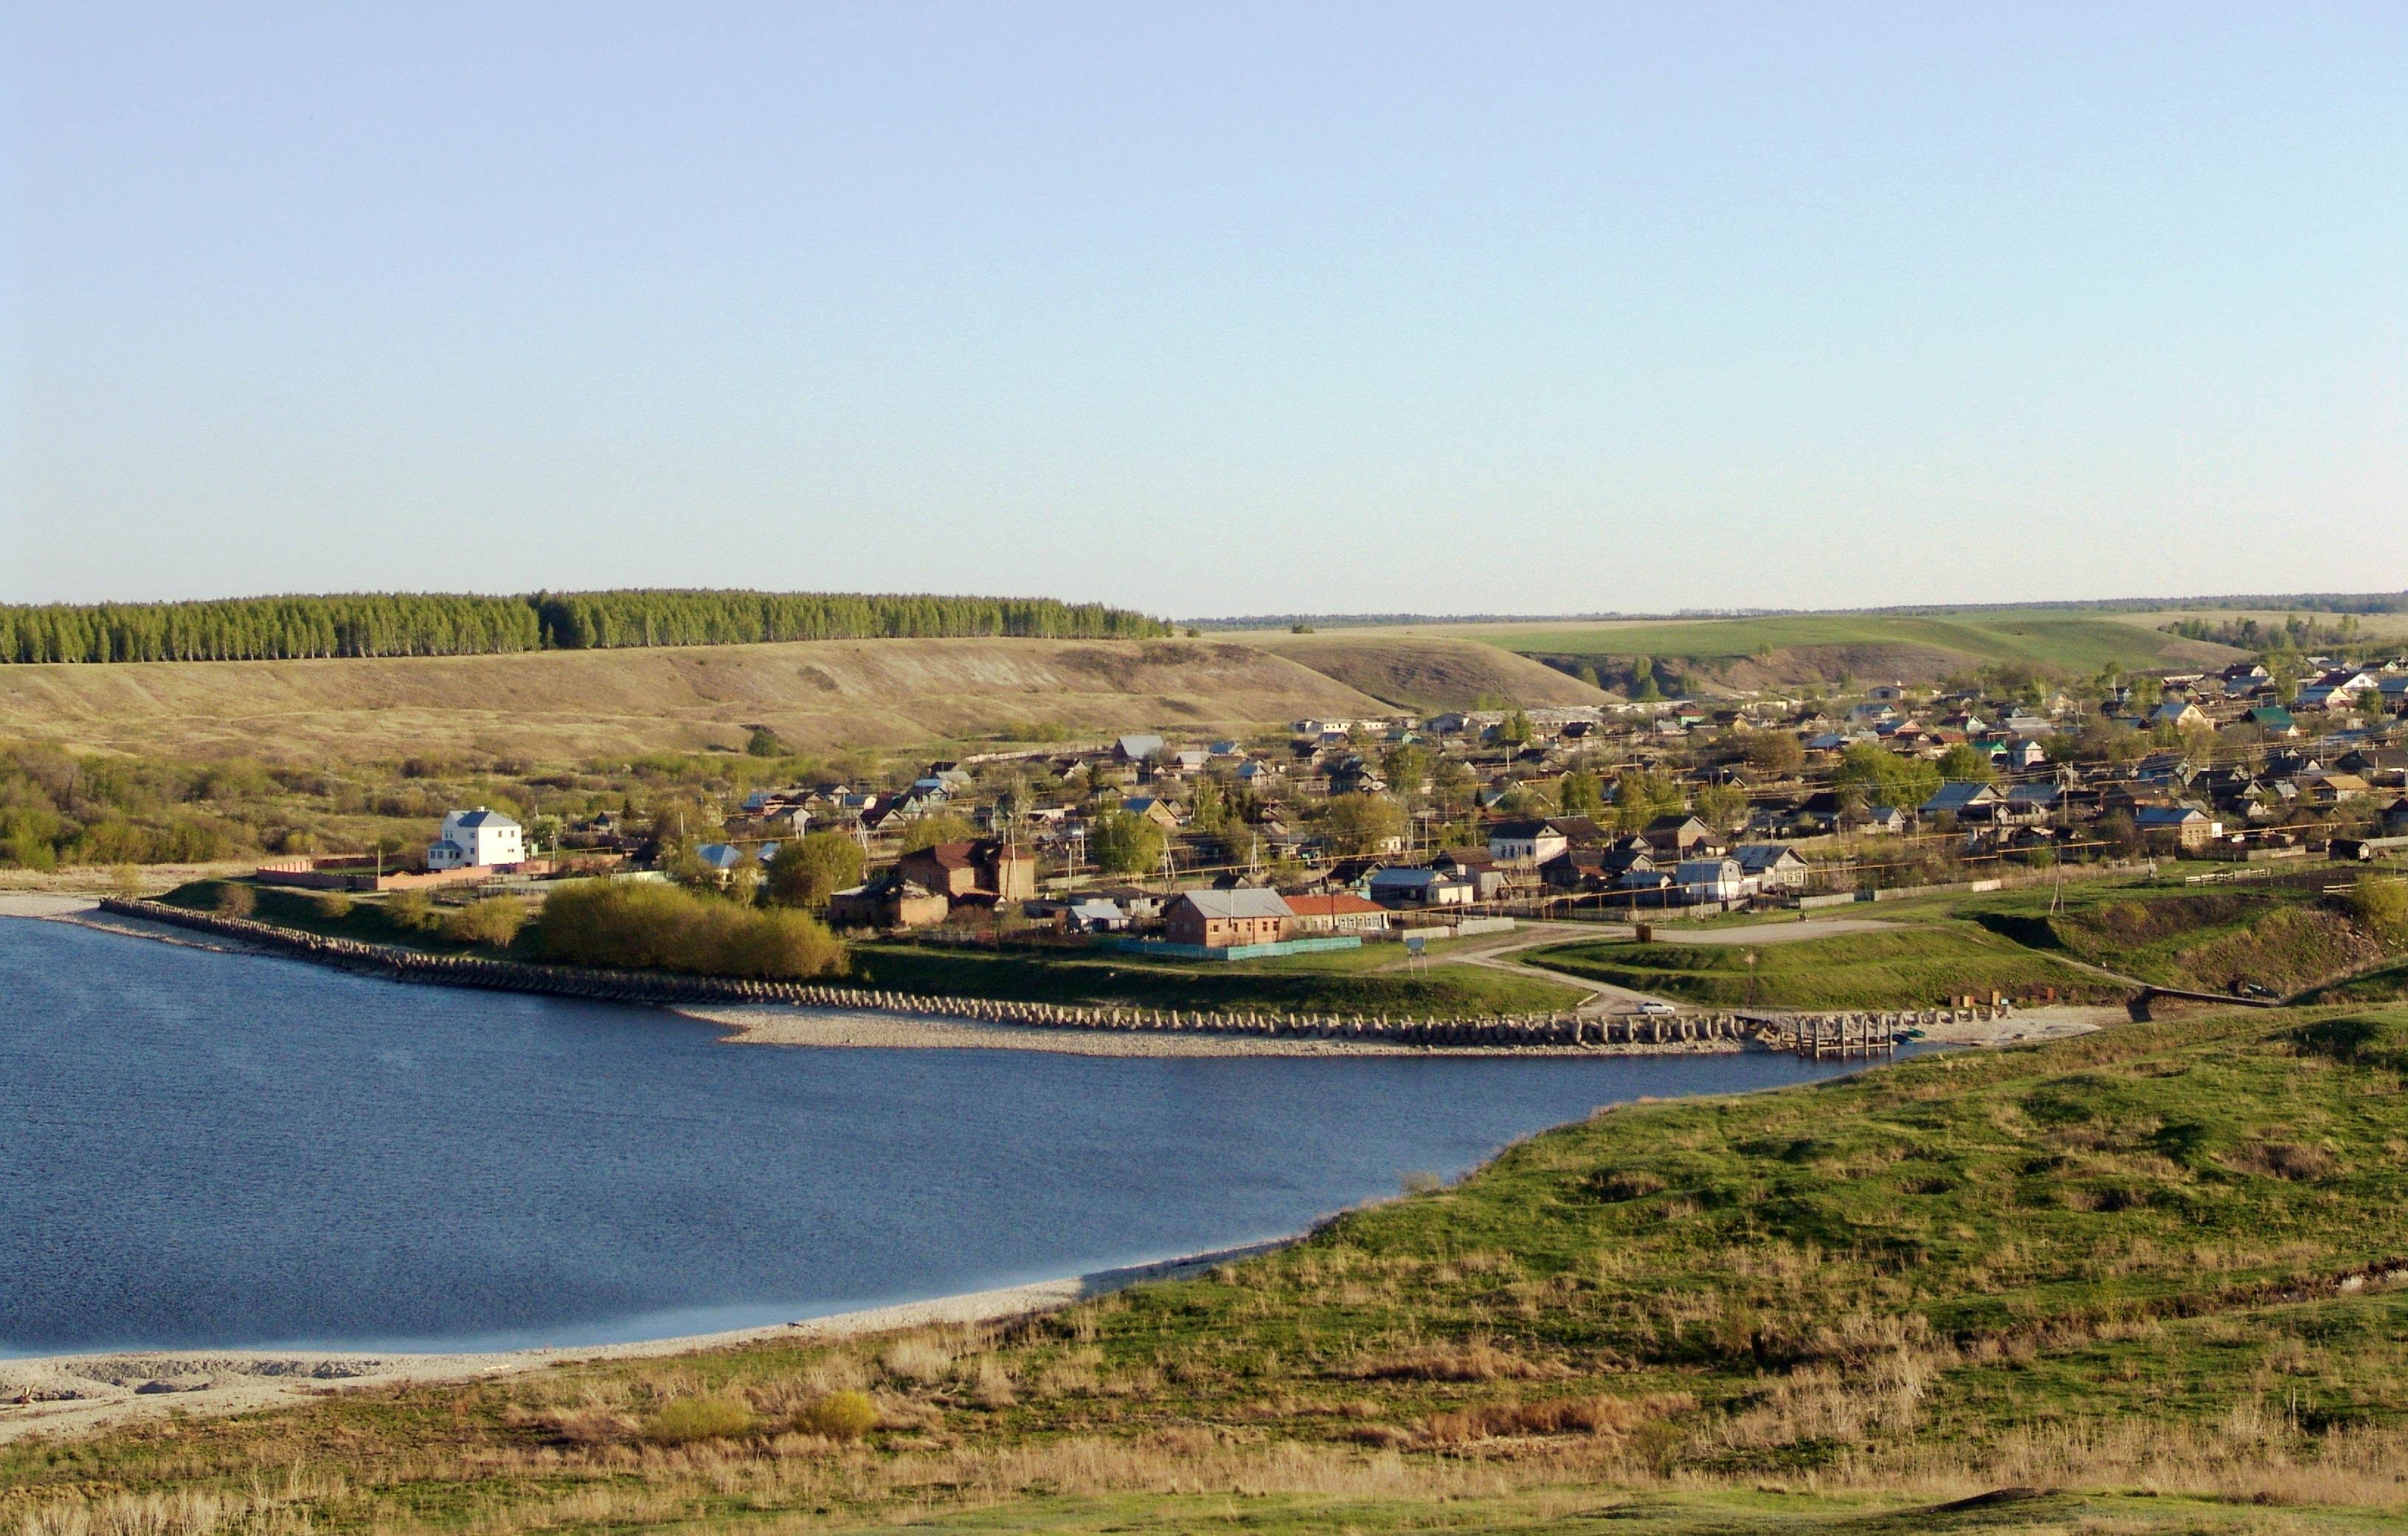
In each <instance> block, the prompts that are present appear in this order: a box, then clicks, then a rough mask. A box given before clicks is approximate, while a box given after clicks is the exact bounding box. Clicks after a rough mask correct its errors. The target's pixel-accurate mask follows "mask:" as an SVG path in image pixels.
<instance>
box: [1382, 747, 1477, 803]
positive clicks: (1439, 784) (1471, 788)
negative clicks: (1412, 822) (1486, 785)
mask: <svg viewBox="0 0 2408 1536" xmlns="http://www.w3.org/2000/svg"><path fill="white" fill-rule="evenodd" d="M1391 782H1394V781H1391ZM1479 787H1480V780H1479V779H1478V778H1477V777H1476V776H1475V775H1474V774H1473V773H1472V771H1471V769H1470V768H1469V765H1467V764H1465V763H1464V762H1462V761H1461V760H1460V759H1458V758H1454V757H1441V758H1440V759H1439V760H1438V765H1437V766H1436V767H1435V768H1431V769H1430V795H1431V797H1433V798H1434V799H1436V800H1437V801H1438V808H1439V810H1440V811H1441V812H1442V813H1444V814H1446V815H1449V816H1454V815H1458V814H1460V813H1461V812H1462V811H1464V809H1465V808H1466V807H1468V806H1469V805H1470V804H1471V797H1472V795H1473V793H1474V792H1475V791H1477V790H1478V789H1479Z"/></svg>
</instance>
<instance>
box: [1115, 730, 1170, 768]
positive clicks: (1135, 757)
mask: <svg viewBox="0 0 2408 1536" xmlns="http://www.w3.org/2000/svg"><path fill="white" fill-rule="evenodd" d="M1161 755H1162V738H1160V737H1158V736H1124V737H1121V738H1120V739H1117V740H1115V741H1114V742H1113V743H1112V759H1113V761H1115V762H1120V763H1143V762H1147V761H1149V760H1151V759H1153V758H1155V757H1159V756H1161Z"/></svg>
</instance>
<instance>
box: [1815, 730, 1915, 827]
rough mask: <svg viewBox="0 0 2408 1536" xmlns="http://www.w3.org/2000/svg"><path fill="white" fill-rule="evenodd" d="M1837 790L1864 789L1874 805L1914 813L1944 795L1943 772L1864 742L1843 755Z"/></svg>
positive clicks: (1834, 779)
mask: <svg viewBox="0 0 2408 1536" xmlns="http://www.w3.org/2000/svg"><path fill="white" fill-rule="evenodd" d="M1831 787H1832V788H1834V789H1850V788H1855V789H1860V790H1862V791H1863V793H1864V796H1865V798H1866V799H1867V800H1869V801H1871V803H1872V804H1874V805H1886V806H1894V807H1897V808H1898V809H1899V810H1902V811H1911V810H1913V809H1914V807H1916V806H1919V805H1921V804H1922V803H1923V802H1924V801H1926V800H1928V799H1929V798H1931V797H1932V796H1934V795H1936V794H1938V793H1939V792H1940V770H1939V769H1938V768H1933V767H1932V766H1931V765H1930V764H1928V763H1925V762H1920V761H1917V760H1915V759H1914V758H1908V757H1900V756H1899V755H1898V754H1896V753H1893V752H1889V751H1886V750H1885V749H1884V748H1881V747H1878V746H1875V745H1874V744H1873V743H1871V742H1870V741H1860V742H1858V743H1857V744H1856V745H1855V746H1853V747H1850V748H1849V749H1848V750H1847V751H1846V752H1844V753H1842V754H1841V755H1840V770H1839V771H1838V772H1837V773H1835V774H1833V775H1832V776H1831Z"/></svg>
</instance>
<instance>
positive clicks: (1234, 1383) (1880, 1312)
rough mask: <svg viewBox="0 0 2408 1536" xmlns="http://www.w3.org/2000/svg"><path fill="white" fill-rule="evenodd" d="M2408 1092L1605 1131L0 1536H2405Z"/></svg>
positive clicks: (2320, 1029) (319, 1413)
mask: <svg viewBox="0 0 2408 1536" xmlns="http://www.w3.org/2000/svg"><path fill="white" fill-rule="evenodd" d="M2403 1073H2408V1011H2398V1010H2395V1011H2392V1012H2387V1013H2359V1014H2356V1015H2351V1014H2345V1013H2344V1014H2335V1013H2332V1012H2327V1013H2323V1014H2306V1015H2303V1014H2301V1013H2298V1012H2293V1013H2288V1014H2286V1015H2284V1016H2283V1017H2281V1018H2270V1017H2268V1016H2267V1015H2264V1014H2246V1015H2240V1016H2234V1015H2222V1016H2218V1017H2214V1018H2211V1019H2208V1020H2204V1021H2198V1022H2191V1023H2186V1024H2182V1025H2136V1026H2122V1027H2118V1028H2115V1029H2112V1030H2109V1031H2105V1032H2103V1033H2100V1034H2097V1035H2092V1036H2086V1037H2084V1038H2082V1039H2080V1040H2075V1041H2062V1042H2059V1043H2057V1044H2054V1045H2050V1046H2046V1047H2042V1048H2038V1049H2030V1050H2016V1051H2007V1052H1999V1053H1985V1054H1981V1055H1943V1056H1932V1057H1923V1058H1920V1059H1916V1060H1912V1061H1907V1062H1903V1063H1899V1064H1898V1065H1896V1066H1893V1067H1889V1068H1885V1069H1879V1070H1876V1071H1872V1072H1868V1073H1866V1074H1863V1075H1861V1076H1858V1077H1856V1078H1853V1079H1848V1080H1844V1081H1838V1082H1831V1083H1826V1084H1818V1085H1814V1086H1811V1087H1802V1088H1797V1089H1790V1090H1785V1091H1782V1092H1777V1093H1769V1094H1760V1095H1753V1096H1748V1097H1743V1098H1722V1099H1704V1100H1691V1101H1685V1102H1673V1103H1642V1104H1639V1105H1635V1106H1626V1107H1624V1108H1622V1109H1620V1110H1618V1111H1616V1112H1614V1113H1606V1114H1600V1115H1598V1116H1594V1117H1592V1118H1591V1119H1590V1120H1588V1121H1587V1122H1585V1123H1583V1124H1579V1125H1574V1126H1570V1127H1563V1128H1560V1129H1557V1130H1555V1131H1551V1132H1548V1133H1546V1134H1544V1135H1541V1136H1539V1137H1536V1138H1533V1139H1531V1140H1529V1141H1526V1142H1524V1143H1522V1144H1520V1145H1518V1146H1516V1147H1514V1148H1512V1150H1510V1151H1509V1152H1507V1153H1506V1154H1504V1155H1503V1156H1500V1157H1499V1158H1498V1159H1497V1160H1496V1161H1495V1162H1494V1163H1492V1164H1491V1165H1490V1166H1489V1167H1488V1168H1486V1169H1485V1170H1483V1171H1481V1172H1480V1173H1478V1174H1476V1175H1475V1176H1473V1177H1471V1178H1470V1179H1469V1180H1467V1181H1465V1182H1464V1183H1463V1184H1459V1185H1457V1186H1456V1187H1455V1188H1453V1189H1448V1190H1442V1191H1434V1192H1429V1193H1425V1194H1421V1195H1416V1196H1413V1197H1412V1198H1409V1199H1404V1200H1401V1201H1398V1202H1396V1203H1392V1204H1388V1205H1385V1206H1382V1207H1378V1208H1375V1209H1370V1210H1366V1211H1360V1212H1356V1213H1351V1214H1349V1215H1346V1216H1344V1217H1342V1218H1340V1219H1339V1220H1338V1221H1336V1222H1334V1223H1332V1224H1330V1225H1328V1226H1327V1227H1324V1228H1323V1229H1322V1230H1321V1231H1319V1232H1318V1233H1316V1234H1315V1235H1314V1236H1313V1237H1312V1238H1311V1239H1310V1240H1308V1241H1307V1242H1303V1243H1300V1244H1298V1245H1297V1246H1296V1247H1294V1248H1292V1249H1289V1250H1287V1251H1284V1252H1283V1253H1281V1254H1278V1255H1275V1256H1269V1257H1267V1258H1263V1259H1258V1260H1254V1261H1250V1262H1247V1263H1243V1264H1239V1265H1234V1266H1229V1267H1226V1268H1225V1269H1223V1270H1218V1271H1215V1272H1214V1273H1213V1274H1212V1275H1211V1276H1209V1277H1207V1278H1203V1279H1199V1280H1196V1281H1192V1282H1184V1283H1177V1284H1165V1285H1149V1286H1144V1287H1140V1288H1139V1289H1136V1290H1133V1291H1129V1292H1125V1293H1122V1294H1120V1295H1117V1296H1113V1297H1110V1298H1106V1299H1101V1300H1097V1301H1094V1302H1089V1303H1085V1304H1082V1305H1081V1306H1079V1307H1077V1308H1075V1309H1072V1310H1071V1311H1069V1312H1068V1313H1062V1314H1058V1315H1056V1316H1054V1317H1050V1318H1043V1319H1038V1320H1034V1321H1031V1322H1028V1323H1025V1324H1023V1325H1019V1326H1016V1327H1011V1328H1000V1329H998V1328H928V1329H922V1330H918V1331H915V1332H910V1333H906V1334H901V1335H896V1336H890V1337H887V1338H882V1339H876V1340H864V1341H853V1342H844V1343H839V1344H824V1345H817V1346H807V1345H803V1344H799V1343H798V1344H794V1345H780V1346H763V1347H754V1348H748V1349H740V1350H731V1351H724V1352H718V1353H713V1354H709V1355H702V1356H695V1357H683V1358H679V1359H671V1360H652V1361H618V1362H602V1361H595V1362H590V1363H586V1364H581V1365H573V1366H567V1367H563V1368H559V1369H556V1370H553V1371H548V1372H545V1373H542V1374H539V1375H533V1376H526V1377H520V1378H514V1379H504V1380H497V1381H492V1382H487V1383H482V1384H477V1385H464V1386H441V1387H433V1386H429V1387H400V1388H385V1389H374V1390H369V1391H364V1392H361V1393H358V1394H356V1395H350V1396H341V1397H334V1398H330V1399H329V1400H326V1401H324V1402H322V1403H319V1404H315V1405H312V1406H310V1407H308V1408H305V1409H298V1410H291V1411H283V1412H279V1413H276V1414H266V1415H262V1416H258V1417H254V1418H251V1419H246V1420H208V1419H196V1418H195V1419H182V1420H176V1421H165V1422H158V1423H152V1424H150V1425H147V1426H136V1427H131V1428H119V1429H115V1430H112V1431H108V1432H106V1433H104V1434H102V1435H100V1436H98V1437H95V1438H93V1439H89V1440H85V1441H81V1442H76V1443H65V1444H53V1443H43V1442H40V1441H28V1442H19V1443H16V1444H13V1445H10V1446H8V1447H7V1448H6V1449H5V1450H0V1486H6V1487H7V1490H8V1497H7V1499H6V1500H0V1510H5V1511H7V1514H0V1522H5V1523H6V1524H7V1525H9V1526H13V1527H14V1531H12V1532H11V1536H18V1533H23V1536H35V1533H37V1532H39V1533H45V1536H48V1533H62V1532H69V1531H81V1530H85V1529H92V1530H95V1531H97V1530H102V1529H125V1530H133V1529H140V1530H143V1531H147V1532H156V1533H157V1536H203V1533H204V1532H208V1531H210V1530H218V1529H223V1530H233V1529H245V1530H262V1531H273V1532H293V1533H295V1536H297V1533H298V1532H300V1531H303V1530H309V1531H315V1532H322V1533H332V1532H342V1531H352V1530H377V1531H386V1532H401V1531H410V1530H423V1529H443V1530H471V1529H473V1530H475V1531H478V1532H480V1533H486V1536H509V1533H511V1532H517V1531H525V1530H536V1529H586V1530H595V1529H611V1528H620V1527H634V1526H642V1527H647V1528H655V1529H656V1528H660V1527H664V1526H671V1525H677V1524H681V1523H682V1524H694V1525H697V1526H707V1527H708V1528H709V1529H712V1530H714V1531H737V1530H742V1529H777V1530H781V1531H785V1530H810V1529H853V1528H854V1527H858V1526H874V1525H885V1524H891V1523H894V1522H896V1521H899V1520H912V1519H916V1520H918V1521H920V1522H922V1524H923V1527H924V1528H936V1529H990V1530H1001V1529H1050V1530H1102V1529H1141V1530H1146V1529H1159V1530H1170V1529H1196V1528H1197V1527H1198V1526H1200V1525H1203V1524H1206V1523H1211V1524H1214V1525H1219V1524H1223V1523H1235V1524H1240V1525H1243V1526H1245V1527H1246V1528H1248V1529H1260V1530H1276V1531H1286V1530H1297V1531H1302V1530H1326V1529H1340V1528H1346V1529H1355V1530H1358V1531H1365V1532H1370V1531H1384V1530H1402V1529H1447V1530H1456V1531H1468V1530H1534V1529H1587V1528H1588V1526H1589V1525H1590V1524H1591V1523H1592V1522H1593V1523H1595V1524H1596V1525H1597V1527H1598V1529H1615V1530H1631V1529H1638V1530H1656V1531H1683V1532H1702V1531H1709V1530H1711V1531H1735V1530H1756V1529H1799V1530H1810V1529H1811V1530H1823V1531H1833V1530H1885V1531H1907V1530H1913V1531H1932V1530H1943V1531H1945V1530H1974V1529H1979V1530H1985V1531H2005V1530H2025V1531H2041V1530H2048V1531H2067V1530H2078V1529H2093V1530H2117V1531H2141V1530H2184V1531H2201V1530H2205V1531H2222V1530H2235V1531H2239V1530H2250V1531H2266V1530H2278V1529H2279V1530H2300V1531H2310V1530H2352V1531H2358V1530H2366V1531H2372V1530H2378V1529H2391V1530H2396V1529H2401V1527H2400V1522H2399V1516H2398V1514H2397V1512H2398V1511H2399V1509H2400V1508H2401V1501H2402V1497H2403V1493H2408V1280H2403V1279H2395V1278H2393V1277H2394V1276H2408V1256H2403V1254H2408V1239H2403V1237H2402V1236H2401V1233H2402V1230H2403V1226H2402V1218H2403V1216H2408V1199H2403V1191H2408V1182H2403V1174H2408V1107H2404V1106H2408V1097H2403V1094H2402V1076H2403ZM842 1391H860V1392H866V1393H867V1394H868V1395H869V1396H870V1397H871V1398H872V1399H873V1400H874V1401H875V1404H876V1406H877V1408H878V1411H879V1428H875V1429H873V1430H871V1431H870V1432H869V1433H868V1435H867V1438H866V1439H865V1440H862V1441H859V1442H837V1441H832V1440H830V1439H827V1438H825V1437H823V1436H818V1435H812V1434H805V1433H800V1432H796V1431H795V1430H793V1429H790V1428H785V1426H786V1425H787V1423H788V1421H789V1420H790V1419H792V1418H794V1417H795V1416H796V1414H809V1412H810V1409H811V1407H812V1405H814V1404H816V1403H820V1402H822V1401H824V1400H826V1399H827V1398H828V1397H829V1396H830V1395H831V1394H834V1393H838V1392H842ZM693 1399H709V1400H714V1401H715V1402H716V1403H717V1404H719V1405H720V1406H718V1407H715V1408H711V1409H710V1410H709V1411H708V1412H705V1411H703V1410H700V1409H695V1408H688V1409H683V1410H679V1411H677V1412H674V1413H670V1414H664V1412H663V1410H664V1409H665V1408H667V1407H668V1405H670V1404H672V1403H675V1402H678V1401H680V1400H693ZM824 1417H825V1415H823V1419H822V1421H823V1422H824ZM703 1418H709V1419H713V1420H716V1421H722V1422H721V1425H720V1427H721V1428H723V1429H724V1431H726V1432H725V1434H724V1438H722V1439H718V1440H714V1441H710V1442H705V1443H674V1442H677V1441H679V1440H680V1439H681V1434H682V1429H681V1425H682V1424H684V1423H685V1422H686V1421H688V1420H699V1419H703ZM1998 1486H2024V1487H2043V1488H2053V1489H2057V1490H2062V1491H2058V1492H2056V1493H2053V1494H2050V1495H2047V1496H2045V1497H2040V1498H2034V1499H2029V1500H2005V1501H1994V1502H1990V1503H1983V1504H1959V1503H1957V1500H1962V1499H1964V1498H1965V1497H1966V1496H1968V1495H1971V1494H1974V1493H1977V1492H1978V1491H1979V1490H1982V1489H1985V1488H1991V1487H1998ZM87 1505H93V1506H97V1507H96V1508H93V1509H92V1510H91V1511H90V1514H89V1516H88V1517H87V1518H86V1519H85V1523H83V1524H80V1525H79V1524H77V1523H76V1514H73V1513H68V1514H62V1513H59V1512H62V1511H67V1512H82V1511H84V1510H86V1508H87ZM1948 1506H1954V1507H1948ZM2270 1506H2279V1508H2273V1507H2270ZM1609 1522H1610V1523H1609Z"/></svg>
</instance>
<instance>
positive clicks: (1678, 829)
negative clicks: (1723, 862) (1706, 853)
mask: <svg viewBox="0 0 2408 1536" xmlns="http://www.w3.org/2000/svg"><path fill="white" fill-rule="evenodd" d="M1639 835H1640V836H1641V837H1642V838H1645V839H1646V840H1647V846H1648V847H1650V848H1652V849H1654V850H1655V851H1656V853H1657V854H1674V855H1676V856H1677V855H1682V854H1687V853H1689V852H1690V851H1691V850H1692V849H1696V848H1701V847H1703V846H1705V845H1706V844H1708V843H1710V842H1712V841H1713V837H1714V832H1713V827H1710V826H1708V825H1706V824H1705V823H1703V822H1701V821H1699V820H1698V818H1697V817H1695V816H1684V815H1681V814H1679V813H1678V812H1675V813H1674V814H1671V815H1669V816H1658V817H1656V819H1655V820H1654V821H1652V822H1649V823H1648V824H1647V825H1646V828H1645V829H1644V830H1643V831H1641V833H1640V834H1639Z"/></svg>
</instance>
